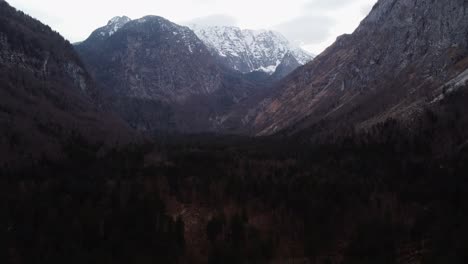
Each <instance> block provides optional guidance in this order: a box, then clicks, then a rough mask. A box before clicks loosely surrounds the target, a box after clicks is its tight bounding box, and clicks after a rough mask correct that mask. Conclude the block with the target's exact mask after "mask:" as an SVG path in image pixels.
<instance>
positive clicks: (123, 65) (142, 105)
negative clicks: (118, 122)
mask: <svg viewBox="0 0 468 264" xmlns="http://www.w3.org/2000/svg"><path fill="white" fill-rule="evenodd" d="M109 25H110V26H109ZM107 27H109V28H111V29H112V30H113V29H114V27H113V26H112V21H110V22H109V24H108V26H106V27H105V28H101V29H98V30H96V31H95V32H94V33H93V34H92V35H91V36H90V38H88V39H87V40H86V41H84V42H83V43H81V44H79V45H78V46H76V49H77V51H78V52H79V53H80V55H81V56H82V58H83V59H84V61H85V63H86V64H87V66H88V68H89V69H90V71H91V72H92V73H93V75H94V77H95V79H96V81H97V82H98V84H99V85H100V87H101V89H102V90H103V91H104V93H105V94H106V95H107V96H108V97H110V98H111V99H110V101H112V104H113V105H112V107H113V109H114V110H115V111H116V112H118V113H119V114H120V115H121V116H122V117H123V118H124V119H125V120H127V122H129V124H131V126H133V127H135V128H138V129H139V130H145V131H148V130H149V131H154V130H163V131H173V130H176V131H181V132H199V131H216V129H217V128H216V126H217V123H218V121H217V117H218V116H219V115H220V113H223V112H225V111H228V110H229V108H230V107H231V106H233V105H235V104H237V103H238V102H239V101H241V100H243V99H244V98H246V97H248V96H249V94H251V93H252V92H254V91H255V90H256V89H259V88H260V87H259V86H258V85H255V86H254V85H253V84H252V83H251V82H249V81H246V80H244V78H243V77H242V75H241V74H240V73H236V72H234V71H232V70H230V69H227V68H225V67H223V66H221V65H219V63H218V62H217V61H216V59H215V58H214V57H213V56H212V55H211V54H210V52H209V51H208V49H207V48H206V46H205V45H204V43H203V42H202V41H201V40H200V39H199V38H198V37H197V36H196V35H195V33H193V31H192V30H190V29H189V28H188V27H183V26H179V25H176V24H174V23H172V22H170V21H168V20H166V19H164V18H161V17H157V16H147V17H144V18H141V19H137V20H133V21H130V22H128V21H127V22H126V23H125V24H124V25H123V26H122V27H121V28H119V29H118V30H117V31H115V32H113V34H106V31H103V30H105V29H106V28H107ZM96 36H99V38H97V37H96ZM101 36H102V37H103V38H101Z"/></svg>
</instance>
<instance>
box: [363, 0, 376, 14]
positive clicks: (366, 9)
mask: <svg viewBox="0 0 468 264" xmlns="http://www.w3.org/2000/svg"><path fill="white" fill-rule="evenodd" d="M374 4H375V3H374ZM374 4H368V5H364V6H362V7H361V14H362V15H363V16H367V15H368V14H369V12H370V11H371V10H372V7H374Z"/></svg>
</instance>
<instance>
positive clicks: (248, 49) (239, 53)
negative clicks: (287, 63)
mask: <svg viewBox="0 0 468 264" xmlns="http://www.w3.org/2000/svg"><path fill="white" fill-rule="evenodd" d="M189 27H190V28H191V29H193V31H194V32H195V34H197V36H198V37H199V38H200V39H201V40H202V41H203V42H204V43H205V44H206V46H207V47H208V48H209V50H210V51H211V52H212V54H213V55H215V56H216V55H217V56H218V58H219V60H220V61H221V62H222V63H223V64H225V65H227V66H228V67H230V68H232V69H234V70H237V71H240V72H242V73H249V72H254V71H263V72H266V73H269V74H273V73H274V72H275V71H276V68H277V67H278V66H279V65H280V64H281V63H282V62H283V61H284V60H285V59H288V58H287V57H286V56H287V55H288V54H289V55H290V56H293V57H294V58H295V59H296V60H297V62H298V63H299V64H300V65H304V64H306V63H307V62H309V61H311V60H312V59H313V55H311V54H309V53H308V52H306V51H304V50H303V49H301V48H299V47H296V46H294V45H293V44H291V43H290V42H289V41H288V40H287V39H286V38H285V37H284V36H283V35H281V34H280V33H278V32H274V31H271V30H248V29H240V28H238V27H228V26H198V25H189Z"/></svg>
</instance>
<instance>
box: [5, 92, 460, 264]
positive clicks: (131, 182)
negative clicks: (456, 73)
mask: <svg viewBox="0 0 468 264" xmlns="http://www.w3.org/2000/svg"><path fill="white" fill-rule="evenodd" d="M467 96H468V94H467V93H466V90H464V89H463V90H462V91H461V92H457V93H454V94H451V95H448V96H447V97H446V98H445V99H444V100H442V101H440V102H439V103H437V104H436V105H435V107H434V108H433V109H432V110H427V111H426V113H425V114H424V117H423V118H421V119H420V120H419V121H418V122H415V123H414V125H413V126H412V127H407V126H405V125H402V124H401V123H399V122H398V121H395V120H389V121H387V122H385V123H382V124H379V125H376V126H374V127H372V128H370V129H369V130H367V131H365V132H351V131H343V132H340V131H337V132H336V133H335V134H334V135H330V136H329V137H328V138H327V139H324V140H323V141H322V142H321V143H320V144H317V143H307V142H305V141H301V140H300V139H280V138H263V139H261V138H259V139H248V138H236V137H213V136H197V137H195V136H193V137H187V136H184V137H181V138H176V137H165V139H164V140H162V138H161V139H160V140H159V141H158V143H151V144H150V143H148V144H143V145H134V146H129V147H128V148H125V149H121V150H116V151H113V152H109V153H108V154H106V155H104V156H102V155H100V154H99V152H98V149H99V146H98V145H93V144H89V143H86V141H85V140H83V139H82V138H74V139H72V140H70V141H69V145H67V147H66V148H65V149H66V153H67V155H68V157H69V160H70V162H68V163H61V164H56V163H51V162H46V161H42V162H41V163H40V164H38V165H33V167H25V168H24V169H23V170H19V171H18V170H10V169H6V168H4V169H3V170H2V175H4V176H3V177H2V178H1V181H2V184H1V185H0V186H2V187H1V188H2V190H1V192H0V193H1V196H2V197H1V199H0V200H1V201H3V202H2V203H1V204H0V206H1V207H2V208H1V210H0V211H1V212H2V217H1V218H0V219H2V220H1V222H0V230H1V232H3V234H2V236H0V239H1V240H0V244H1V245H4V246H7V247H5V249H7V250H6V251H4V252H3V253H2V254H0V256H2V257H3V258H4V259H5V260H7V263H8V261H10V262H14V263H43V262H48V263H59V262H60V263H62V262H72V263H73V262H87V263H94V262H100V263H128V262H132V263H149V262H163V263H207V262H208V263H270V262H272V261H276V262H279V263H284V262H287V261H293V260H295V261H302V262H305V263H308V261H309V262H312V263H314V261H315V263H360V264H361V263H415V262H416V263H465V262H466V260H467V259H466V258H467V257H468V256H467V255H466V250H467V249H468V248H466V245H467V242H468V241H467V237H468V236H467V235H468V233H467V232H468V230H466V228H464V222H465V221H466V220H468V214H467V212H468V211H467V208H466V204H465V202H464V201H465V200H466V199H467V198H468V197H466V193H467V190H468V181H467V179H466V175H468V174H467V172H468V167H467V166H466V165H467V164H468V163H467V162H468V148H467V146H468V145H467V141H466V140H467V139H468V135H467V132H466V131H468V130H467V126H468V119H467V117H466V116H465V115H463V114H462V113H464V112H465V111H466V110H467V108H466V103H465V102H466V100H467V98H468V97H467ZM83 164H86V165H84V166H83ZM2 248H3V247H2Z"/></svg>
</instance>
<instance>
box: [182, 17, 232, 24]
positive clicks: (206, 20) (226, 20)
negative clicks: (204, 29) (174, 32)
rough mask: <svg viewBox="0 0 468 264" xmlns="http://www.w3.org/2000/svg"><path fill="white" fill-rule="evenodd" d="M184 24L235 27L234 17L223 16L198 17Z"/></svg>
mask: <svg viewBox="0 0 468 264" xmlns="http://www.w3.org/2000/svg"><path fill="white" fill-rule="evenodd" d="M184 24H197V25H200V26H237V19H236V18H235V17H232V16H229V15H223V14H216V15H210V16H205V17H199V18H195V19H192V20H190V21H186V22H185V23H184Z"/></svg>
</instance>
